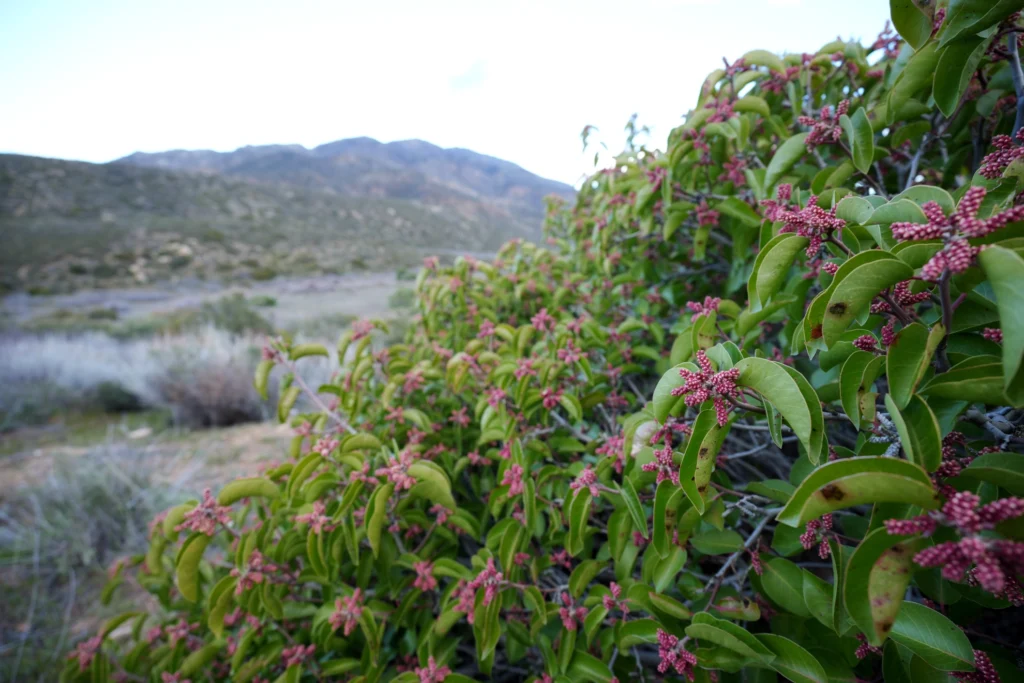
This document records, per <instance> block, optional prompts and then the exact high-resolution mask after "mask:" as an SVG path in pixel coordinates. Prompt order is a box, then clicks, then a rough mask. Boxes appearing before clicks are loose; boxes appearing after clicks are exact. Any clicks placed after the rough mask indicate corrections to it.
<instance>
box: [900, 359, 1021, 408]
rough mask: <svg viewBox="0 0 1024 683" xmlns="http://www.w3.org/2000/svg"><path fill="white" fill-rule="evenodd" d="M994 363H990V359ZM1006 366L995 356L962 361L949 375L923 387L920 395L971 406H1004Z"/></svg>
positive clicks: (933, 379)
mask: <svg viewBox="0 0 1024 683" xmlns="http://www.w3.org/2000/svg"><path fill="white" fill-rule="evenodd" d="M989 358H990V359H991V360H992V362H988V359H989ZM1003 386H1004V385H1003V365H1002V364H1000V363H999V359H998V358H995V357H994V356H988V357H985V356H975V357H973V358H968V359H967V360H964V361H961V362H959V363H957V364H956V365H954V366H953V367H952V368H950V369H949V370H947V371H946V372H944V373H942V374H940V375H935V377H933V378H932V379H931V380H930V381H929V382H928V383H927V384H925V385H924V386H923V387H921V390H920V391H921V393H922V394H927V395H929V396H936V397H938V398H951V399H956V400H958V401H969V402H971V403H975V402H977V403H986V404H991V405H1003V404H1005V403H1006V402H1007V400H1008V397H1007V396H1006V394H1005V393H1004V391H1003Z"/></svg>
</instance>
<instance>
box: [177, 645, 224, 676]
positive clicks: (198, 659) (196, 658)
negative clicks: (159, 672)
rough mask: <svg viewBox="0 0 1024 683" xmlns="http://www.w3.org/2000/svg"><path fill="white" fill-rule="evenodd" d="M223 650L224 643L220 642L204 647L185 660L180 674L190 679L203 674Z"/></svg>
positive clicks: (180, 668)
mask: <svg viewBox="0 0 1024 683" xmlns="http://www.w3.org/2000/svg"><path fill="white" fill-rule="evenodd" d="M223 648H224V643H223V642H220V641H217V642H213V643H210V644H208V645H204V646H203V647H201V648H199V649H198V650H196V651H195V652H192V653H190V654H189V656H188V657H186V658H185V660H184V661H183V662H182V663H181V666H180V667H178V673H180V674H181V675H182V676H183V677H188V676H193V675H194V674H198V673H200V672H202V671H203V670H204V669H205V668H206V667H207V665H208V664H209V663H210V662H211V661H213V658H214V657H216V656H217V653H218V652H220V651H221V650H222V649H223Z"/></svg>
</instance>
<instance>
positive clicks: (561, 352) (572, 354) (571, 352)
mask: <svg viewBox="0 0 1024 683" xmlns="http://www.w3.org/2000/svg"><path fill="white" fill-rule="evenodd" d="M555 355H557V356H558V360H560V361H562V362H563V363H565V364H566V365H573V364H575V363H578V362H579V360H580V359H581V358H583V351H581V350H580V348H579V347H578V346H576V344H575V343H574V342H573V340H572V339H567V340H566V342H565V348H564V349H558V352H557V353H556V354H555Z"/></svg>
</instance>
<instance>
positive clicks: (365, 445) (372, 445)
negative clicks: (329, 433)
mask: <svg viewBox="0 0 1024 683" xmlns="http://www.w3.org/2000/svg"><path fill="white" fill-rule="evenodd" d="M380 447H381V443H380V439H378V438H377V437H375V436H374V435H373V434H367V433H366V432H360V433H358V434H350V435H349V436H347V437H345V440H344V441H342V442H341V454H342V455H345V454H346V453H352V452H355V451H376V450H378V449H380Z"/></svg>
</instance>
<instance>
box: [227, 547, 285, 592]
mask: <svg viewBox="0 0 1024 683" xmlns="http://www.w3.org/2000/svg"><path fill="white" fill-rule="evenodd" d="M275 569H277V567H275V566H274V565H272V564H268V563H267V562H266V560H265V558H264V557H263V553H261V552H260V551H259V549H256V550H253V551H252V554H251V555H249V561H248V562H247V563H246V565H245V568H244V569H239V568H238V567H235V568H233V569H232V570H231V576H234V577H236V578H237V579H238V583H236V584H235V595H241V594H242V593H244V592H245V591H247V590H249V589H250V588H253V587H254V586H256V585H257V584H260V583H263V581H264V580H265V579H266V578H267V572H272V571H274V570H275Z"/></svg>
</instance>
